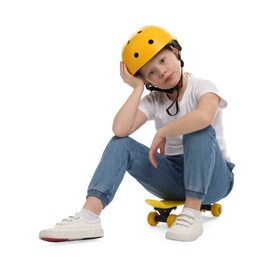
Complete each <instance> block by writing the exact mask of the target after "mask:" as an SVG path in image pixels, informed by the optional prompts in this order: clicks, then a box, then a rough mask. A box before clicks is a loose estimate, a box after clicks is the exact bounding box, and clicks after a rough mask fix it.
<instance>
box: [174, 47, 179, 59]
mask: <svg viewBox="0 0 279 260" xmlns="http://www.w3.org/2000/svg"><path fill="white" fill-rule="evenodd" d="M173 53H174V55H175V56H176V58H179V51H178V49H176V48H173Z"/></svg>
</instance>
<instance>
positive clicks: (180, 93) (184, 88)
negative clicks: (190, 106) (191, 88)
mask: <svg viewBox="0 0 279 260" xmlns="http://www.w3.org/2000/svg"><path fill="white" fill-rule="evenodd" d="M187 83H188V77H187V76H185V75H184V74H183V85H182V88H181V89H180V91H179V96H178V101H180V100H181V99H182V97H183V94H184V92H185V90H186V87H187ZM167 96H168V98H169V99H170V100H171V101H174V100H175V98H176V93H175V92H173V93H167Z"/></svg>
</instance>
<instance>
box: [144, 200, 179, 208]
mask: <svg viewBox="0 0 279 260" xmlns="http://www.w3.org/2000/svg"><path fill="white" fill-rule="evenodd" d="M145 202H146V203H147V204H148V205H149V206H151V207H154V208H161V209H169V208H173V207H178V206H181V205H184V201H181V200H152V199H146V200H145Z"/></svg>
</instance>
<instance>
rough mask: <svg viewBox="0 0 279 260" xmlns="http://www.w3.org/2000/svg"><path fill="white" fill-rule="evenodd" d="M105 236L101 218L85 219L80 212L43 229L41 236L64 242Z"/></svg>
mask: <svg viewBox="0 0 279 260" xmlns="http://www.w3.org/2000/svg"><path fill="white" fill-rule="evenodd" d="M103 236H104V231H103V229H102V226H101V219H100V218H98V219H94V220H90V219H85V218H84V217H82V216H81V215H80V214H75V215H74V216H69V217H68V218H67V219H63V220H62V221H61V222H59V223H57V224H56V225H55V226H54V227H53V228H49V229H45V230H42V231H41V232H40V234H39V238H40V239H42V240H45V241H48V242H62V241H67V240H79V239H89V238H99V237H103Z"/></svg>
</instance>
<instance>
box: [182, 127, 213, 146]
mask: <svg viewBox="0 0 279 260" xmlns="http://www.w3.org/2000/svg"><path fill="white" fill-rule="evenodd" d="M212 135H213V136H214V137H215V136H216V134H215V129H214V128H213V127H212V126H211V125H209V126H207V127H206V128H203V129H201V130H198V131H195V132H192V133H189V134H185V135H183V144H185V142H187V143H188V142H190V141H193V142H200V141H201V140H202V139H203V138H207V137H208V136H212Z"/></svg>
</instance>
